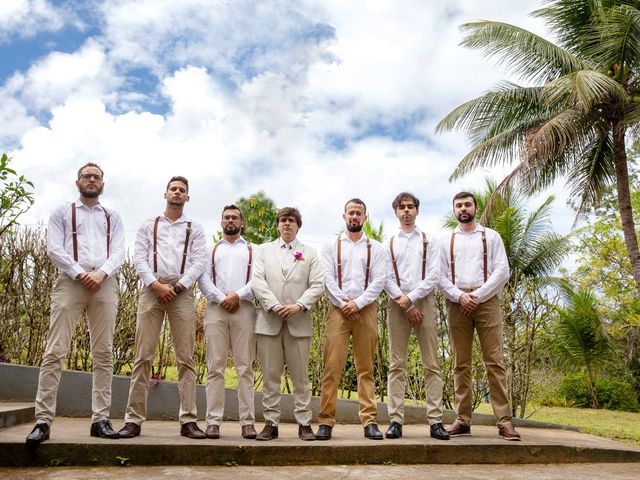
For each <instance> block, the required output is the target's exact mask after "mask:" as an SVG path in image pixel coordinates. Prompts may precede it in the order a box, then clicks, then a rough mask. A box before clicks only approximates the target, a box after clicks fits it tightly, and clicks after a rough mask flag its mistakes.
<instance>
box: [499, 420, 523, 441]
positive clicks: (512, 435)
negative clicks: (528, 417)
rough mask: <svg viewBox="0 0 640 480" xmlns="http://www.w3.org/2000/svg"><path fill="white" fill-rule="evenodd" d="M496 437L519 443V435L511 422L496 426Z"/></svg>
mask: <svg viewBox="0 0 640 480" xmlns="http://www.w3.org/2000/svg"><path fill="white" fill-rule="evenodd" d="M498 435H500V437H502V438H504V439H505V440H511V441H516V442H519V441H520V434H519V433H518V432H516V429H515V428H513V424H512V423H511V422H509V423H505V424H504V425H498Z"/></svg>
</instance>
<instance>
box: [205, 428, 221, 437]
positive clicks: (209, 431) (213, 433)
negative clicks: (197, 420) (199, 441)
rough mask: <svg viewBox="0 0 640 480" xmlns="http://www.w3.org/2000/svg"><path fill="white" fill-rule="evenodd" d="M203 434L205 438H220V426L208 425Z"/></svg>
mask: <svg viewBox="0 0 640 480" xmlns="http://www.w3.org/2000/svg"><path fill="white" fill-rule="evenodd" d="M204 436H205V437H207V438H220V426H218V425H209V426H207V428H205V429H204Z"/></svg>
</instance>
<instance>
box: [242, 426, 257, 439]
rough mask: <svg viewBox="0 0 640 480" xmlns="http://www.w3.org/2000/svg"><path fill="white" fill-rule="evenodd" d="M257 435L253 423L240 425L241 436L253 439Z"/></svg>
mask: <svg viewBox="0 0 640 480" xmlns="http://www.w3.org/2000/svg"><path fill="white" fill-rule="evenodd" d="M257 436H258V433H257V432H256V429H255V427H254V426H253V425H243V426H242V438H248V439H254V438H256V437H257Z"/></svg>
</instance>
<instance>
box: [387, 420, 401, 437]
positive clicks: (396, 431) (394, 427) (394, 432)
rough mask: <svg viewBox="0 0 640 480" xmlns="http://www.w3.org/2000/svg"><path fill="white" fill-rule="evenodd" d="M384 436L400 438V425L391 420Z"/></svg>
mask: <svg viewBox="0 0 640 480" xmlns="http://www.w3.org/2000/svg"><path fill="white" fill-rule="evenodd" d="M384 436H385V437H387V438H400V437H401V436H402V425H401V424H399V423H398V422H391V425H389V428H387V431H386V432H385V434H384Z"/></svg>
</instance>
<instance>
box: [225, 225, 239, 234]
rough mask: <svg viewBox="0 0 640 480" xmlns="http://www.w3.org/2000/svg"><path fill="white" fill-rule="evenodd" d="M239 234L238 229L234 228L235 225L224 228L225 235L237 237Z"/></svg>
mask: <svg viewBox="0 0 640 480" xmlns="http://www.w3.org/2000/svg"><path fill="white" fill-rule="evenodd" d="M238 233H240V227H236V226H235V225H229V226H227V227H225V228H224V234H225V235H237V234H238Z"/></svg>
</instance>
